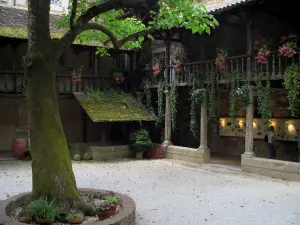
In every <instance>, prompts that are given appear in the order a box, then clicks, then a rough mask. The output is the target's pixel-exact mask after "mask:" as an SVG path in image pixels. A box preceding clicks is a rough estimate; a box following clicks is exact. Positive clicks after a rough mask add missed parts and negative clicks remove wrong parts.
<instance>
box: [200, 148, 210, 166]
mask: <svg viewBox="0 0 300 225" xmlns="http://www.w3.org/2000/svg"><path fill="white" fill-rule="evenodd" d="M197 151H198V152H200V153H201V155H202V157H203V163H209V161H210V149H209V148H208V147H203V146H200V147H199V148H198V149H197Z"/></svg>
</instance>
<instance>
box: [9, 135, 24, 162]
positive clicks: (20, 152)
mask: <svg viewBox="0 0 300 225" xmlns="http://www.w3.org/2000/svg"><path fill="white" fill-rule="evenodd" d="M26 148H27V139H26V138H14V140H13V144H12V152H13V156H14V157H15V158H17V159H23V158H24V157H25V153H24V151H25V149H26Z"/></svg>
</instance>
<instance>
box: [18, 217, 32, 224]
mask: <svg viewBox="0 0 300 225" xmlns="http://www.w3.org/2000/svg"><path fill="white" fill-rule="evenodd" d="M31 221H32V219H31V218H27V217H21V218H19V222H21V223H31Z"/></svg>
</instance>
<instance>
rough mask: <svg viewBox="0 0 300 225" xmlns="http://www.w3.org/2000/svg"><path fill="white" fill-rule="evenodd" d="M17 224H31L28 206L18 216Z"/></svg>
mask: <svg viewBox="0 0 300 225" xmlns="http://www.w3.org/2000/svg"><path fill="white" fill-rule="evenodd" d="M19 216H20V217H19V222H22V223H31V221H32V215H31V211H30V207H29V206H25V207H24V208H23V209H22V211H21V213H20V215H19Z"/></svg>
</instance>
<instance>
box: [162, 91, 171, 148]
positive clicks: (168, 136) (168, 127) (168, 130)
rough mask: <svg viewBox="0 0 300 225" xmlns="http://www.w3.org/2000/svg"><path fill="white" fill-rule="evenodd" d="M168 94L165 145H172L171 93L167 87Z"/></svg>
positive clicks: (166, 92)
mask: <svg viewBox="0 0 300 225" xmlns="http://www.w3.org/2000/svg"><path fill="white" fill-rule="evenodd" d="M164 92H165V94H166V111H165V141H164V143H163V145H171V144H172V142H171V132H172V131H171V113H170V101H169V97H170V93H169V90H168V89H166V90H165V91H164Z"/></svg>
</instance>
